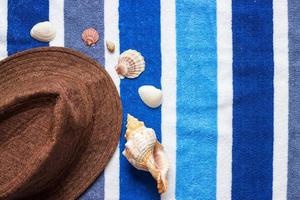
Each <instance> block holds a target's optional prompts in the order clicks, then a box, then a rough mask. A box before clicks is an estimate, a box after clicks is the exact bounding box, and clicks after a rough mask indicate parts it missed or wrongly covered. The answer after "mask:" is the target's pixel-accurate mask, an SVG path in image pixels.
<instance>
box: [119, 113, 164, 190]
mask: <svg viewBox="0 0 300 200" xmlns="http://www.w3.org/2000/svg"><path fill="white" fill-rule="evenodd" d="M126 127H127V130H126V134H125V138H126V140H127V142H126V144H125V150H124V151H123V155H124V156H125V157H126V158H127V160H128V161H129V162H130V163H131V164H132V165H133V166H134V167H135V168H137V169H140V170H144V171H149V172H150V173H151V175H152V176H153V178H154V179H155V180H156V182H157V188H158V191H159V193H164V192H165V191H166V190H167V188H168V180H167V174H168V170H169V162H168V159H167V156H166V153H165V151H164V148H163V146H162V145H161V144H160V143H159V142H158V141H157V139H156V135H155V132H154V130H153V129H151V128H147V127H146V126H145V125H144V122H141V121H139V120H138V119H136V118H134V117H133V116H131V115H129V114H128V116H127V125H126Z"/></svg>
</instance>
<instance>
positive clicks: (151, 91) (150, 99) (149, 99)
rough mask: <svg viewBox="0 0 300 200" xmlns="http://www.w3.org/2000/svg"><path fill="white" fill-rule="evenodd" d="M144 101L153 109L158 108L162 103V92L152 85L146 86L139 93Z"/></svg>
mask: <svg viewBox="0 0 300 200" xmlns="http://www.w3.org/2000/svg"><path fill="white" fill-rule="evenodd" d="M138 93H139V95H140V97H141V99H142V101H143V102H144V103H145V104H146V105H147V106H149V107H151V108H157V107H159V106H160V105H161V102H162V91H161V90H160V89H157V88H156V87H154V86H152V85H144V86H141V87H140V88H139V91H138Z"/></svg>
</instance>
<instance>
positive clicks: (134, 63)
mask: <svg viewBox="0 0 300 200" xmlns="http://www.w3.org/2000/svg"><path fill="white" fill-rule="evenodd" d="M115 69H116V71H117V73H118V75H119V76H120V78H124V77H127V78H137V77H138V76H139V75H140V74H141V73H142V72H143V71H144V70H145V60H144V57H143V56H142V55H141V54H140V53H139V52H137V51H135V50H131V49H129V50H127V51H125V52H123V53H122V54H121V55H120V57H119V60H118V64H117V66H116V67H115Z"/></svg>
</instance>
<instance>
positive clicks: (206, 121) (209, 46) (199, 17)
mask: <svg viewBox="0 0 300 200" xmlns="http://www.w3.org/2000/svg"><path fill="white" fill-rule="evenodd" d="M176 6H177V7H176V28H177V158H176V160H177V161H176V162H177V169H176V199H179V200H180V199H182V200H183V199H184V200H188V199H191V200H194V199H203V200H206V199H207V200H208V199H210V200H211V199H215V198H216V156H217V155H216V154H217V47H216V1H215V0H209V1H208V0H177V1H176Z"/></svg>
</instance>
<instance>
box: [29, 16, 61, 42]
mask: <svg viewBox="0 0 300 200" xmlns="http://www.w3.org/2000/svg"><path fill="white" fill-rule="evenodd" d="M30 35H31V37H33V38H34V39H36V40H38V41H41V42H50V41H51V40H53V39H54V38H55V36H56V30H55V28H54V27H53V26H52V24H51V22H48V21H45V22H40V23H37V24H36V25H34V26H33V27H32V29H31V30H30Z"/></svg>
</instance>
